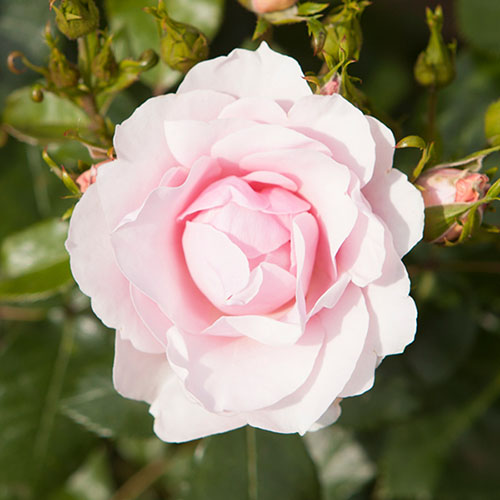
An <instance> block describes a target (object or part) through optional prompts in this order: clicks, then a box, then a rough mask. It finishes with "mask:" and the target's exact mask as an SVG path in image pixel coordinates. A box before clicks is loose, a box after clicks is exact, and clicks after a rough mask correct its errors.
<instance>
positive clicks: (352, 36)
mask: <svg viewBox="0 0 500 500" xmlns="http://www.w3.org/2000/svg"><path fill="white" fill-rule="evenodd" d="M368 5H370V2H368V1H361V2H358V1H350V0H344V4H343V5H340V6H338V7H336V8H335V9H333V10H332V11H330V13H329V14H328V15H327V16H326V17H325V19H324V20H323V26H324V32H319V33H318V36H319V37H321V39H316V38H317V37H316V36H315V34H314V33H313V37H312V44H313V47H314V49H315V51H316V52H317V53H318V55H319V57H321V58H322V59H324V60H325V61H327V62H328V63H329V64H330V66H331V67H333V66H335V65H336V64H338V63H340V62H341V61H349V60H357V59H359V53H360V51H361V45H362V43H363V35H362V32H361V25H360V22H359V20H360V17H361V14H362V13H363V11H364V10H365V8H366V7H367V6H368Z"/></svg>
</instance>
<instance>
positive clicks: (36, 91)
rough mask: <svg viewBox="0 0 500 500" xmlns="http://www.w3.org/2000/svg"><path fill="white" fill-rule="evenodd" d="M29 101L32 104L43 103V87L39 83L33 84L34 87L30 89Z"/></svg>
mask: <svg viewBox="0 0 500 500" xmlns="http://www.w3.org/2000/svg"><path fill="white" fill-rule="evenodd" d="M31 99H32V100H33V101H34V102H42V101H43V87H42V86H41V85H40V84H39V83H35V85H33V87H31Z"/></svg>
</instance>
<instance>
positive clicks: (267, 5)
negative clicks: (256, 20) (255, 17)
mask: <svg viewBox="0 0 500 500" xmlns="http://www.w3.org/2000/svg"><path fill="white" fill-rule="evenodd" d="M239 1H240V3H241V4H243V5H244V6H245V7H246V8H247V9H250V10H253V11H254V12H256V13H257V14H265V13H266V12H275V11H277V10H284V9H288V8H289V7H292V5H295V4H296V3H297V0H239Z"/></svg>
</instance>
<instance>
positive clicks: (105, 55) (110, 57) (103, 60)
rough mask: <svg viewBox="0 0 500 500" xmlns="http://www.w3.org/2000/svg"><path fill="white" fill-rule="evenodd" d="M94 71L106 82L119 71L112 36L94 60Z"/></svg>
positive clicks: (107, 39)
mask: <svg viewBox="0 0 500 500" xmlns="http://www.w3.org/2000/svg"><path fill="white" fill-rule="evenodd" d="M92 73H94V75H95V76H96V77H97V78H98V79H99V80H103V81H104V82H108V83H109V81H110V80H112V79H113V78H114V77H115V76H116V75H117V73H118V63H117V62H116V59H115V56H114V54H113V51H112V50H111V37H108V38H106V40H105V41H104V43H103V45H102V47H101V50H99V52H98V53H97V55H96V56H95V58H94V60H93V61H92Z"/></svg>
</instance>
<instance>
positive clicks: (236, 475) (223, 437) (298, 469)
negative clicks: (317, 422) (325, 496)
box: [188, 427, 320, 500]
mask: <svg viewBox="0 0 500 500" xmlns="http://www.w3.org/2000/svg"><path fill="white" fill-rule="evenodd" d="M196 457H197V460H196ZM189 482H190V484H191V492H190V495H189V496H188V499H189V500H198V499H200V500H206V499H208V498H210V499H211V498H214V499H215V498H216V499H217V500H276V499H277V498H283V499H285V498H286V499H287V500H318V499H319V498H320V490H319V483H318V478H317V475H316V470H315V467H314V463H313V462H312V460H311V458H310V457H309V454H308V453H307V450H306V448H305V446H304V443H303V442H302V440H301V438H300V437H298V436H296V435H283V434H275V433H272V432H266V431H261V430H257V429H253V428H251V427H246V428H244V429H238V430H236V431H232V432H229V433H226V434H220V435H217V436H213V437H210V438H208V439H206V440H204V441H202V443H201V444H200V445H199V448H198V450H197V451H196V452H195V463H194V465H193V473H192V477H191V478H190V480H189Z"/></svg>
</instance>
